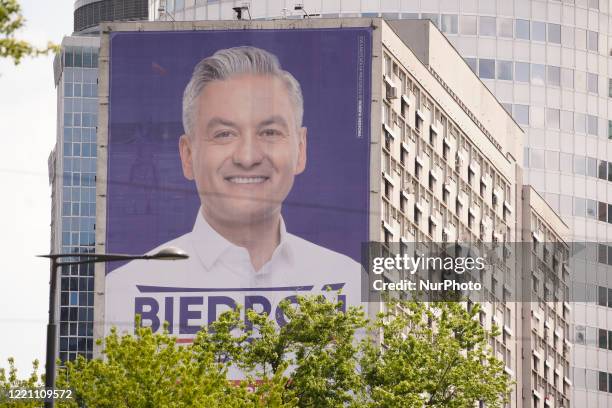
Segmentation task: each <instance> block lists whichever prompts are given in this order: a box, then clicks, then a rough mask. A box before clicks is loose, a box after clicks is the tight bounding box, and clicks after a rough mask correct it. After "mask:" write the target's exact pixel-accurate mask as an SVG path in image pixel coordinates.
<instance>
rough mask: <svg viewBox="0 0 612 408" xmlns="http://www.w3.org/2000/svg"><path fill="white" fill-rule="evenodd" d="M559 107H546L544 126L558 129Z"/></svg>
mask: <svg viewBox="0 0 612 408" xmlns="http://www.w3.org/2000/svg"><path fill="white" fill-rule="evenodd" d="M559 120H560V111H559V109H550V108H546V126H547V127H548V128H551V129H559Z"/></svg>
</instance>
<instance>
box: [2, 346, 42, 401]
mask: <svg viewBox="0 0 612 408" xmlns="http://www.w3.org/2000/svg"><path fill="white" fill-rule="evenodd" d="M37 387H42V383H41V378H40V377H39V376H38V360H34V362H33V363H32V374H30V376H29V377H27V378H25V379H20V378H19V376H18V373H17V368H16V367H15V360H14V359H13V358H9V359H8V372H7V370H6V369H5V368H3V367H0V406H1V407H7V408H10V407H15V408H16V407H20V408H34V407H39V406H40V402H37V401H35V400H10V399H9V398H8V395H9V390H10V389H15V388H24V389H28V390H32V389H34V388H37Z"/></svg>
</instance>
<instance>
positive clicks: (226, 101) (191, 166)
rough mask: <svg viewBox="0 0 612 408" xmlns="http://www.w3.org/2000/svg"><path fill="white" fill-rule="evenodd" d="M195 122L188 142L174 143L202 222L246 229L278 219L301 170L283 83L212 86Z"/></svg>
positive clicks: (298, 138) (264, 79)
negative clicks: (199, 203) (196, 198)
mask: <svg viewBox="0 0 612 408" xmlns="http://www.w3.org/2000/svg"><path fill="white" fill-rule="evenodd" d="M194 122H195V126H194V127H195V130H194V134H193V135H191V136H182V137H181V140H180V153H181V161H182V164H183V173H184V175H185V177H186V178H188V179H189V180H195V182H196V186H197V189H198V192H199V194H200V199H201V201H202V206H203V208H204V213H205V215H206V216H207V217H208V218H209V220H214V221H216V222H221V223H229V224H245V223H246V224H249V223H256V222H258V221H260V220H263V219H265V218H267V217H270V216H272V215H274V214H278V213H279V212H280V209H281V205H282V202H283V201H284V200H285V198H286V197H287V195H288V194H289V191H290V190H291V187H292V186H293V179H294V177H295V175H297V174H300V173H301V172H302V171H304V168H305V166H306V129H305V128H300V127H298V126H299V124H298V123H296V115H295V110H294V107H293V105H292V103H291V100H290V98H289V93H288V91H287V87H286V85H285V84H284V82H283V81H282V80H281V79H279V78H276V77H272V76H261V75H249V74H246V75H240V76H235V77H232V78H230V79H226V80H223V81H214V82H211V83H210V84H208V85H207V86H206V87H205V88H204V90H203V91H202V93H201V94H200V96H199V98H198V109H197V118H195V121H194Z"/></svg>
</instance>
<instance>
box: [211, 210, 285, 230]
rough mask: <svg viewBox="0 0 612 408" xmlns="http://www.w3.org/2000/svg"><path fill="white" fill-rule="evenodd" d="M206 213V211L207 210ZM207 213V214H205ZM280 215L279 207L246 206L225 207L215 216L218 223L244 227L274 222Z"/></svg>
mask: <svg viewBox="0 0 612 408" xmlns="http://www.w3.org/2000/svg"><path fill="white" fill-rule="evenodd" d="M205 213H206V212H205ZM205 215H206V214H205ZM279 217H280V208H279V209H273V210H271V209H244V208H225V209H224V211H223V214H219V217H213V218H215V219H216V220H217V222H218V223H220V224H223V225H226V226H228V227H229V226H231V227H237V226H240V227H243V228H248V227H249V226H257V225H260V224H262V223H266V222H273V221H276V220H278V219H279Z"/></svg>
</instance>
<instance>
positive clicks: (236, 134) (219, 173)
mask: <svg viewBox="0 0 612 408" xmlns="http://www.w3.org/2000/svg"><path fill="white" fill-rule="evenodd" d="M302 116H303V97H302V91H301V88H300V85H299V83H298V82H297V80H296V79H295V78H294V77H293V76H292V75H291V74H290V73H288V72H287V71H284V70H282V69H281V67H280V65H279V62H278V60H277V58H276V57H275V56H274V55H272V54H270V53H269V52H267V51H265V50H262V49H259V48H255V47H236V48H230V49H224V50H220V51H217V52H216V53H215V54H214V55H212V56H211V57H208V58H205V59H203V60H202V61H200V63H198V64H197V65H196V67H195V69H194V72H193V75H192V77H191V80H190V81H189V83H188V84H187V87H186V89H185V92H184V96H183V127H184V131H185V134H184V135H182V136H181V137H180V141H179V153H180V157H181V163H182V169H183V175H184V176H185V177H186V178H187V179H189V180H193V181H194V182H195V185H196V187H197V191H198V194H199V196H200V202H201V207H200V209H199V211H198V213H197V215H196V221H195V225H194V227H193V230H192V231H191V232H189V233H187V234H185V235H183V236H181V237H179V238H177V239H174V240H172V241H170V242H167V243H165V244H163V245H161V246H160V247H159V248H161V247H165V246H176V247H179V248H181V249H183V250H185V251H186V252H187V253H188V254H189V256H190V258H189V259H188V260H186V261H180V262H143V261H132V262H130V263H129V264H127V265H125V266H123V267H121V268H118V269H116V270H115V271H113V272H112V273H110V274H109V275H108V276H107V279H106V291H105V302H106V317H105V320H106V327H107V329H108V328H110V327H111V326H119V327H120V328H124V329H127V330H130V329H131V327H132V326H133V321H134V316H135V315H136V314H140V315H141V316H142V318H143V322H144V324H146V325H150V326H152V327H153V329H154V330H159V329H160V327H161V325H162V323H163V322H164V321H168V322H169V323H170V330H171V332H172V333H173V334H176V335H178V336H179V338H182V339H185V340H186V341H188V339H189V338H190V337H192V336H193V334H194V333H195V332H197V331H198V330H199V328H200V327H201V326H202V325H205V324H210V323H211V322H212V321H214V320H215V319H216V318H217V317H218V315H219V314H220V313H221V312H222V311H223V310H227V308H231V307H235V306H236V305H238V304H240V305H243V306H244V307H246V308H253V309H254V310H256V311H260V312H266V313H268V314H270V315H272V316H275V318H276V320H277V322H278V324H279V325H282V324H284V316H283V315H282V313H281V312H280V311H279V310H278V309H277V308H278V303H279V302H280V301H281V300H282V299H287V298H288V299H289V300H292V301H294V300H295V295H298V294H304V295H306V294H312V293H321V292H325V291H326V290H328V289H331V290H334V291H335V290H341V291H342V294H341V295H340V296H341V299H342V300H343V301H344V303H345V305H346V304H350V305H356V304H359V303H360V291H359V285H360V279H361V274H360V272H361V266H360V265H359V264H358V263H357V262H355V261H354V260H352V259H351V258H349V257H347V256H345V255H342V254H339V253H336V252H333V251H331V250H328V249H326V248H323V247H320V246H318V245H315V244H313V243H311V242H308V241H306V240H304V239H302V238H299V237H297V236H295V235H292V234H290V233H288V232H287V231H286V228H285V223H284V221H283V217H282V216H281V209H282V205H283V201H284V200H285V198H286V197H287V195H288V194H289V192H290V191H291V188H292V187H293V183H294V178H295V176H296V175H299V174H300V173H302V172H303V171H304V170H305V168H306V156H307V154H306V151H307V149H306V144H307V131H306V128H305V127H303V126H302ZM312 222H316V220H312ZM159 248H156V249H154V250H153V251H151V252H154V251H156V250H157V249H159Z"/></svg>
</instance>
